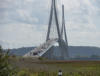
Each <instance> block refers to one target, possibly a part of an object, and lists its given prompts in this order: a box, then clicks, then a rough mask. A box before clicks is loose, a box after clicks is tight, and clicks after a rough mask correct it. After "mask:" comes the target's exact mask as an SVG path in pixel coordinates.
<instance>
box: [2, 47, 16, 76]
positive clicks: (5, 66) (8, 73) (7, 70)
mask: <svg viewBox="0 0 100 76" xmlns="http://www.w3.org/2000/svg"><path fill="white" fill-rule="evenodd" d="M8 53H9V52H6V53H4V52H3V49H2V47H1V46H0V76H15V75H16V71H15V69H14V68H13V67H12V66H11V65H10V64H9V55H8Z"/></svg>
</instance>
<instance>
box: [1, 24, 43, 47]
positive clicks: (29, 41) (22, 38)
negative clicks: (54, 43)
mask: <svg viewBox="0 0 100 76" xmlns="http://www.w3.org/2000/svg"><path fill="white" fill-rule="evenodd" d="M44 29H45V27H41V29H40V31H39V30H38V26H37V25H31V24H9V25H8V24H7V25H5V26H2V27H1V28H0V35H1V37H0V41H1V42H3V44H4V43H9V46H10V47H9V46H8V47H9V48H13V47H23V46H35V45H39V44H41V43H43V42H44V41H45V38H43V36H44V35H45V32H44V31H41V30H44ZM1 44H2V43H1ZM16 45H18V46H16ZM3 47H5V48H7V47H6V46H5V44H4V45H3Z"/></svg>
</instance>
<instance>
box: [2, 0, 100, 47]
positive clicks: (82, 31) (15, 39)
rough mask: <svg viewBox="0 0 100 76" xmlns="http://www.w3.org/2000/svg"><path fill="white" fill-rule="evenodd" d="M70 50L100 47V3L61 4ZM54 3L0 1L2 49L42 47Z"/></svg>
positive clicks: (61, 0) (67, 0)
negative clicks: (75, 47) (63, 9)
mask: <svg viewBox="0 0 100 76" xmlns="http://www.w3.org/2000/svg"><path fill="white" fill-rule="evenodd" d="M62 4H64V5H65V22H66V29H67V30H66V32H67V37H68V44H69V45H70V46H97V47H100V21H99V20H100V0H57V11H58V17H59V24H60V25H61V7H62V6H61V5H62ZM50 7H51V0H0V45H2V47H3V48H20V47H29V46H39V45H40V44H42V43H44V42H45V40H46V33H47V28H48V22H49V14H50V13H49V12H50Z"/></svg>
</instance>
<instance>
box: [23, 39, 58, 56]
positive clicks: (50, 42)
mask: <svg viewBox="0 0 100 76" xmlns="http://www.w3.org/2000/svg"><path fill="white" fill-rule="evenodd" d="M57 41H58V39H50V40H48V41H47V42H45V43H43V44H42V45H40V46H39V47H36V48H35V49H34V50H32V51H30V52H28V53H27V54H25V55H24V57H41V56H42V55H44V54H45V53H46V52H47V51H48V50H49V49H50V48H51V47H52V46H53V45H54V44H55V43H56V42H57Z"/></svg>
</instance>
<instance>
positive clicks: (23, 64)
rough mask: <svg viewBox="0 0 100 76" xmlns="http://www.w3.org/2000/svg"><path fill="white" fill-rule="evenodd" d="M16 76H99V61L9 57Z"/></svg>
mask: <svg viewBox="0 0 100 76" xmlns="http://www.w3.org/2000/svg"><path fill="white" fill-rule="evenodd" d="M10 63H11V64H12V65H13V66H14V67H17V71H18V76H58V75H57V74H58V70H59V69H61V70H62V72H63V76H100V61H49V60H45V59H36V58H20V57H19V58H16V57H15V58H10Z"/></svg>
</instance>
